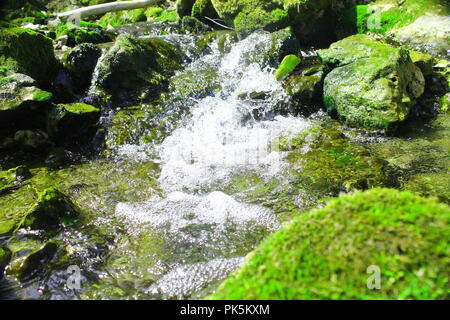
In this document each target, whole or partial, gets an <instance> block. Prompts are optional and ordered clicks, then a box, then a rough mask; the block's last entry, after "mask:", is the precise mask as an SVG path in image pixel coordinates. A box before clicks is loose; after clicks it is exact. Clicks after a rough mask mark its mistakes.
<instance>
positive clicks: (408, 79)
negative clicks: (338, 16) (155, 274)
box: [318, 35, 425, 129]
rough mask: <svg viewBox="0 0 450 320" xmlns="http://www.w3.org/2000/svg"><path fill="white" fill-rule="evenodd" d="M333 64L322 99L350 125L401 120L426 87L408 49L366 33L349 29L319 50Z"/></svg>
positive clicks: (380, 125)
mask: <svg viewBox="0 0 450 320" xmlns="http://www.w3.org/2000/svg"><path fill="white" fill-rule="evenodd" d="M318 54H319V57H320V58H321V60H322V62H324V63H326V64H327V65H328V66H329V67H330V68H334V69H333V70H332V71H331V72H330V73H329V74H328V75H327V76H326V78H325V82H324V98H323V99H324V105H325V107H326V109H327V111H328V112H337V114H338V115H339V116H340V117H341V118H343V119H345V121H346V122H347V123H348V124H349V125H352V126H360V127H364V128H367V129H390V128H392V127H393V126H394V125H396V124H398V123H399V122H402V121H404V120H405V119H406V118H407V116H408V115H409V113H410V110H411V108H412V107H413V106H414V104H415V102H416V101H417V98H419V97H420V96H421V95H422V94H423V92H424V89H425V79H424V76H423V74H422V72H421V71H420V69H419V68H418V67H417V66H415V65H414V64H413V62H412V61H411V58H410V56H409V52H408V51H406V50H404V49H402V48H400V49H397V48H393V47H390V46H389V45H387V44H383V43H381V42H378V41H376V40H374V39H373V38H372V37H370V36H366V35H354V36H351V37H348V38H345V39H344V40H341V41H338V42H336V43H334V44H332V45H331V46H330V48H329V49H325V50H319V51H318Z"/></svg>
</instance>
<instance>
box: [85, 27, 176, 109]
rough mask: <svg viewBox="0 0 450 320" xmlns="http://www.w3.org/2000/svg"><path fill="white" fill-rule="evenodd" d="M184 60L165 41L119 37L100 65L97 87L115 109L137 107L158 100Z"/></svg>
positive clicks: (172, 46) (173, 47)
mask: <svg viewBox="0 0 450 320" xmlns="http://www.w3.org/2000/svg"><path fill="white" fill-rule="evenodd" d="M182 61H183V54H182V53H181V52H180V50H179V49H178V48H177V47H175V46H174V45H172V44H170V43H168V42H166V41H164V40H161V39H155V38H150V39H143V40H138V39H136V38H133V37H129V36H126V35H120V36H119V37H118V38H117V40H116V42H115V44H114V46H113V47H112V48H111V49H110V50H109V51H108V53H107V54H106V55H105V56H104V57H103V59H102V60H101V61H100V62H99V63H100V65H99V68H98V77H97V78H96V80H95V82H94V85H95V86H96V87H97V89H98V91H99V92H100V94H101V95H102V96H105V97H106V98H107V99H108V100H110V101H111V102H112V104H113V105H114V106H116V107H119V106H133V105H137V104H140V103H141V102H144V101H150V100H152V99H155V98H157V97H158V96H159V94H160V92H161V91H163V90H165V89H166V88H167V85H168V79H169V77H170V76H172V75H173V74H174V72H175V71H176V70H179V69H181V63H182Z"/></svg>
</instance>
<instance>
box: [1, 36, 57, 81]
mask: <svg viewBox="0 0 450 320" xmlns="http://www.w3.org/2000/svg"><path fill="white" fill-rule="evenodd" d="M57 70H58V62H57V60H56V58H55V54H54V51H53V44H52V40H51V39H49V38H47V37H45V36H43V35H42V34H40V33H37V32H35V31H32V30H29V29H22V28H9V29H1V30H0V76H6V75H10V74H11V73H23V74H26V75H28V76H30V77H32V78H33V79H36V80H37V81H38V82H39V83H42V84H48V83H50V82H52V80H53V79H54V78H55V76H56V73H57Z"/></svg>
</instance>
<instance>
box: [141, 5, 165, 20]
mask: <svg viewBox="0 0 450 320" xmlns="http://www.w3.org/2000/svg"><path fill="white" fill-rule="evenodd" d="M163 12H164V9H163V8H160V7H152V8H148V9H147V10H145V15H146V17H147V19H154V18H158V17H159V16H161V15H162V13H163Z"/></svg>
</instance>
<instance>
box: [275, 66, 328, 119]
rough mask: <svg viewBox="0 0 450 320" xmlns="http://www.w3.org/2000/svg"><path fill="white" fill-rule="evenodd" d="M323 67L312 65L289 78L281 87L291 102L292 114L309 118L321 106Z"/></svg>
mask: <svg viewBox="0 0 450 320" xmlns="http://www.w3.org/2000/svg"><path fill="white" fill-rule="evenodd" d="M324 77H325V66H323V65H314V66H311V67H308V68H306V69H304V70H302V71H301V72H300V73H298V74H293V75H291V76H289V77H288V78H287V79H286V80H285V81H284V82H283V87H284V88H285V90H286V92H287V94H288V95H289V97H290V100H291V107H292V109H293V110H292V111H293V113H295V114H296V113H299V114H301V115H303V116H309V115H311V114H312V113H313V112H315V111H318V110H319V108H320V106H322V92H323V91H322V90H323V79H324Z"/></svg>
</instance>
